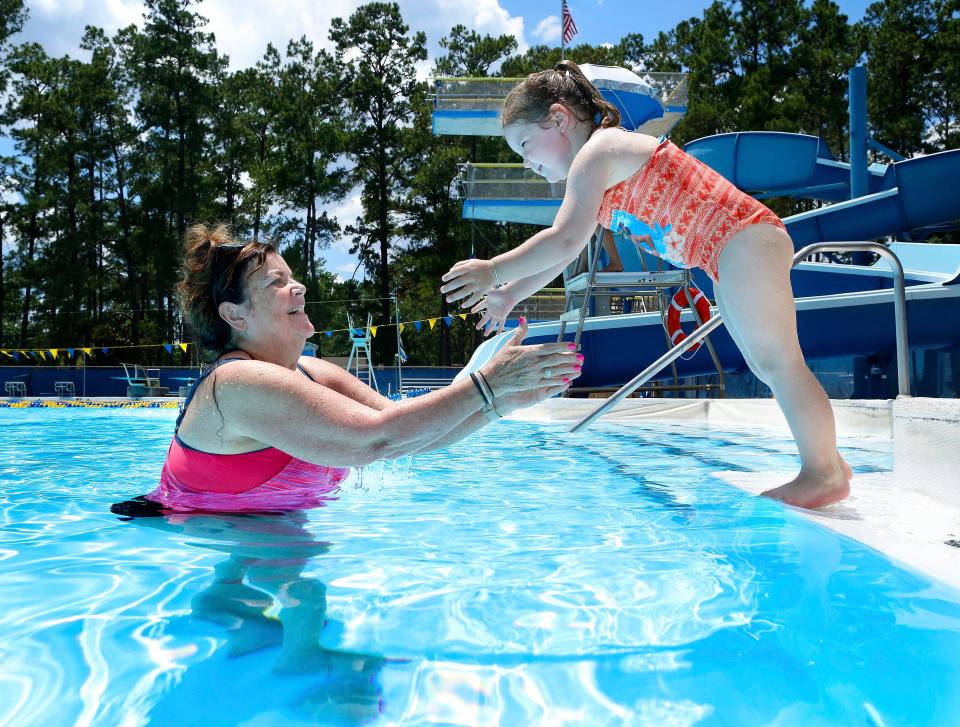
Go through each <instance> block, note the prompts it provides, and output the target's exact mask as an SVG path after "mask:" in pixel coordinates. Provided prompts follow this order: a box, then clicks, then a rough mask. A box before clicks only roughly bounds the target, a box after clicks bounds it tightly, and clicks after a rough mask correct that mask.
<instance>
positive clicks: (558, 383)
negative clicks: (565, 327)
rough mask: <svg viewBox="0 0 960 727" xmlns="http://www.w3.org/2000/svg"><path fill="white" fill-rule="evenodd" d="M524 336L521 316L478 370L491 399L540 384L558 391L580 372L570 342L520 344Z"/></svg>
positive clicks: (579, 356) (578, 358)
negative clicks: (488, 359)
mask: <svg viewBox="0 0 960 727" xmlns="http://www.w3.org/2000/svg"><path fill="white" fill-rule="evenodd" d="M526 335H527V321H526V319H525V318H521V319H520V326H519V327H518V328H517V332H516V333H515V334H514V335H513V337H512V338H511V339H510V341H509V342H508V343H507V344H506V345H505V346H504V347H503V348H501V349H500V350H499V351H498V352H497V354H496V355H495V356H494V357H493V359H491V361H490V363H488V364H486V365H485V366H483V367H482V368H481V369H480V372H481V373H482V374H483V377H484V378H485V379H486V380H487V383H488V384H490V388H491V389H493V394H494V397H495V398H497V397H501V396H506V395H508V394H512V393H516V392H522V391H528V390H534V389H541V388H544V387H550V388H556V387H559V388H557V390H556V391H555V392H554V393H559V392H561V391H563V390H564V389H567V388H569V386H570V382H571V381H573V379H575V378H577V377H578V376H579V375H580V370H581V367H582V364H583V355H582V354H578V353H575V352H574V349H573V344H572V343H541V344H538V345H536V346H524V345H523V339H524V338H525V337H526ZM551 396H552V394H551Z"/></svg>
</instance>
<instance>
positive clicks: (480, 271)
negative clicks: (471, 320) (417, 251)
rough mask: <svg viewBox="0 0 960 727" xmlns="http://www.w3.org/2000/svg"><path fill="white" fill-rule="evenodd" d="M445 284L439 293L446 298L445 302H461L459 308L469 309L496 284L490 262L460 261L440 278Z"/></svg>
mask: <svg viewBox="0 0 960 727" xmlns="http://www.w3.org/2000/svg"><path fill="white" fill-rule="evenodd" d="M441 280H443V282H445V283H446V285H444V286H443V287H441V288H440V292H441V293H443V294H445V295H446V296H447V302H448V303H453V302H455V301H458V300H460V301H462V302H461V303H460V307H461V308H469V307H470V306H472V305H476V304H477V303H479V302H480V299H481V298H483V296H484V295H485V294H486V293H487V292H488V291H490V290H493V288H494V286H495V285H496V284H497V278H496V274H495V273H494V272H493V262H491V261H490V260H461V261H460V262H458V263H457V264H456V265H454V266H453V267H452V268H450V270H449V271H447V273H446V274H445V275H444V276H443V278H441Z"/></svg>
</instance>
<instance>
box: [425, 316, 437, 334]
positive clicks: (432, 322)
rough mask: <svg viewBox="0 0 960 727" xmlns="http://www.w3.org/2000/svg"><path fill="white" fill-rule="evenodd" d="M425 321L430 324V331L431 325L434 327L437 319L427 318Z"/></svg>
mask: <svg viewBox="0 0 960 727" xmlns="http://www.w3.org/2000/svg"><path fill="white" fill-rule="evenodd" d="M427 322H428V323H429V324H430V330H431V331H432V330H433V327H434V326H435V325H437V319H436V318H428V319H427Z"/></svg>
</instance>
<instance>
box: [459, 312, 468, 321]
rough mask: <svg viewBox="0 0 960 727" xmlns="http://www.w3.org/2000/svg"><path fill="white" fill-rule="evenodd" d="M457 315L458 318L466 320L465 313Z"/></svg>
mask: <svg viewBox="0 0 960 727" xmlns="http://www.w3.org/2000/svg"><path fill="white" fill-rule="evenodd" d="M457 315H458V316H460V317H461V318H462V319H463V320H467V314H466V313H457Z"/></svg>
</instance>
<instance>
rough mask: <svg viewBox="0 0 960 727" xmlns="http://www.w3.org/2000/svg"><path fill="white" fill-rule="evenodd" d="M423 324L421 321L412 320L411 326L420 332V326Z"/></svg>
mask: <svg viewBox="0 0 960 727" xmlns="http://www.w3.org/2000/svg"><path fill="white" fill-rule="evenodd" d="M422 325H423V321H414V322H413V327H414V328H416V329H417V333H420V326H422Z"/></svg>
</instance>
